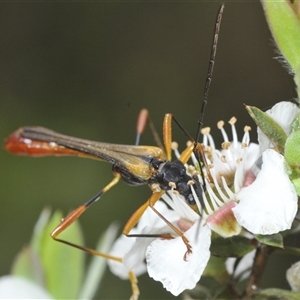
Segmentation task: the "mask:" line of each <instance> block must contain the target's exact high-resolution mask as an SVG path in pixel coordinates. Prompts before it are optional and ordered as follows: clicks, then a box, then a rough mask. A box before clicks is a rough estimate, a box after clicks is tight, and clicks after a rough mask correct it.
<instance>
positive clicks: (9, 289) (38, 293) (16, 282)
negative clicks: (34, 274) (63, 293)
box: [0, 275, 54, 299]
mask: <svg viewBox="0 0 300 300" xmlns="http://www.w3.org/2000/svg"><path fill="white" fill-rule="evenodd" d="M0 299H54V298H53V297H52V296H51V295H50V294H49V293H48V292H47V291H46V290H45V289H44V288H43V287H41V286H40V285H38V284H36V283H35V282H33V281H30V280H28V279H26V278H23V277H18V276H12V275H6V276H3V277H1V278H0Z"/></svg>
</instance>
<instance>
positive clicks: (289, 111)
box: [257, 102, 299, 153]
mask: <svg viewBox="0 0 300 300" xmlns="http://www.w3.org/2000/svg"><path fill="white" fill-rule="evenodd" d="M266 114H268V115H269V116H270V117H272V118H273V119H274V120H275V121H276V122H277V123H278V124H279V125H280V126H281V127H282V129H283V130H284V131H285V133H286V134H287V135H289V134H290V130H291V124H292V122H293V121H294V119H295V117H296V116H297V115H298V114H299V108H298V106H297V105H296V104H293V103H291V102H279V103H277V104H275V105H274V106H273V107H272V108H271V109H269V110H267V111H266ZM257 134H258V141H259V146H260V151H261V153H262V152H263V151H264V150H266V149H268V148H270V147H273V146H272V145H273V144H272V142H271V141H270V139H269V138H268V137H267V136H266V135H265V134H264V133H263V132H262V131H261V129H260V128H257Z"/></svg>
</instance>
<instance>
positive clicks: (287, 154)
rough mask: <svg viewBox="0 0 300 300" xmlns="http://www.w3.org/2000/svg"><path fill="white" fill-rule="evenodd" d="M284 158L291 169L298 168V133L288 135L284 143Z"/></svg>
mask: <svg viewBox="0 0 300 300" xmlns="http://www.w3.org/2000/svg"><path fill="white" fill-rule="evenodd" d="M284 158H285V160H286V161H287V162H288V164H289V165H290V167H291V168H293V167H298V168H299V166H300V131H295V132H293V133H292V134H290V135H289V137H288V138H287V140H286V143H285V149H284Z"/></svg>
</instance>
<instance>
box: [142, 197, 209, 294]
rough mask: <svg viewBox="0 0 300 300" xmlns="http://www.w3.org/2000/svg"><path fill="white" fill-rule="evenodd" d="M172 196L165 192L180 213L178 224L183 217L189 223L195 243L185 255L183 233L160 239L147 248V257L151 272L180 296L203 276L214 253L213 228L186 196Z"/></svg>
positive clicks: (149, 271) (191, 243)
mask: <svg viewBox="0 0 300 300" xmlns="http://www.w3.org/2000/svg"><path fill="white" fill-rule="evenodd" d="M172 198H173V199H172V200H173V201H171V200H170V199H169V198H168V196H167V195H163V199H164V200H165V201H166V202H167V203H168V204H169V205H170V206H171V207H172V208H173V209H174V212H176V213H178V215H179V216H180V219H179V220H178V223H177V224H180V223H179V222H180V221H183V220H184V222H186V223H188V225H187V227H190V228H189V229H188V230H187V231H185V233H184V236H185V237H186V238H187V239H188V241H189V243H190V245H191V246H192V253H191V254H189V255H188V256H187V258H186V260H185V259H184V254H185V253H186V250H187V248H186V245H185V244H184V243H183V241H182V238H181V237H175V238H174V239H169V240H166V239H156V240H154V241H153V242H152V243H151V244H150V245H149V246H148V248H147V252H146V260H147V270H148V274H149V276H150V277H152V278H153V279H155V280H157V281H160V282H161V283H162V284H163V286H164V288H165V289H166V290H167V291H169V292H171V293H172V294H173V295H175V296H177V295H179V294H180V293H181V292H183V291H184V290H186V289H192V288H194V287H195V286H196V284H197V282H198V281H199V280H200V277H201V275H202V273H203V271H204V269H205V267H206V265H207V262H208V260H209V257H210V251H209V247H210V244H211V238H210V237H211V230H210V229H209V228H208V227H207V226H203V222H202V220H201V219H200V217H199V215H197V214H196V213H195V212H194V211H193V210H192V209H191V208H190V207H189V206H188V205H187V204H186V203H185V199H184V198H183V197H182V196H179V195H175V194H174V195H172ZM181 224H182V223H181ZM197 234H198V235H197Z"/></svg>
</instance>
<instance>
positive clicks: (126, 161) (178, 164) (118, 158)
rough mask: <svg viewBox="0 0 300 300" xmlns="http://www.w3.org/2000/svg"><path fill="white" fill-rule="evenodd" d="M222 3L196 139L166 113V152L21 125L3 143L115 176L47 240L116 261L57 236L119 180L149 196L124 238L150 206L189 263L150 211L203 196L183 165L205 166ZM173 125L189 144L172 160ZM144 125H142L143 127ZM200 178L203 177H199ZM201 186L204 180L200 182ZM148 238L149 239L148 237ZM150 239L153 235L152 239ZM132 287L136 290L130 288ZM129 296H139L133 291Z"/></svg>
mask: <svg viewBox="0 0 300 300" xmlns="http://www.w3.org/2000/svg"><path fill="white" fill-rule="evenodd" d="M223 10H224V5H222V6H221V8H220V10H219V13H218V16H217V21H216V25H215V31H214V39H213V45H212V50H211V56H210V61H209V67H208V74H207V79H206V84H205V92H204V95H203V100H202V107H201V110H200V117H199V121H198V128H197V134H196V138H195V139H193V138H192V137H191V136H190V135H189V134H188V133H187V132H186V131H185V130H184V129H183V127H182V126H181V125H180V123H179V122H178V121H177V119H176V118H175V117H174V116H173V115H172V114H166V115H165V118H164V121H163V142H164V150H163V149H161V148H160V147H154V146H141V145H118V144H109V143H102V142H96V141H90V140H85V139H80V138H75V137H70V136H67V135H63V134H60V133H56V132H54V131H52V130H50V129H46V128H43V127H22V128H20V129H18V130H17V131H15V132H13V133H12V134H11V135H10V136H9V137H8V138H7V139H6V141H5V148H6V150H8V151H9V152H11V153H13V154H25V155H30V156H45V155H58V156H61V155H71V156H80V157H87V158H93V159H98V160H102V161H103V160H104V161H107V162H109V163H111V164H112V170H113V175H114V178H113V179H112V180H111V181H110V182H109V183H108V184H107V185H106V186H105V187H104V188H103V189H102V190H101V191H100V192H98V193H97V194H96V195H95V196H94V197H92V198H91V199H89V200H88V201H87V202H85V203H84V204H83V205H80V206H79V207H77V208H76V209H75V210H73V211H72V212H71V213H70V214H69V215H68V216H67V217H66V218H65V219H63V220H62V222H61V223H60V224H59V225H58V226H57V227H56V228H55V229H54V230H53V232H52V233H51V236H52V238H53V239H54V240H56V241H59V242H62V243H65V244H68V245H70V246H73V247H76V248H79V249H81V250H84V251H86V252H88V253H91V254H96V255H100V256H103V257H105V258H108V259H115V260H118V259H119V258H115V257H112V256H110V255H107V254H103V253H99V252H97V251H95V250H92V249H90V248H86V247H83V246H80V245H76V244H73V243H72V242H69V241H65V240H62V239H60V238H58V236H59V234H60V233H61V232H62V231H64V230H65V229H66V228H67V227H69V226H70V225H71V224H72V223H73V222H74V221H75V220H77V219H78V218H79V217H80V215H81V214H82V213H84V212H85V211H86V210H87V208H88V207H90V206H91V205H92V204H93V203H95V202H96V201H98V200H99V199H100V197H101V196H102V195H103V194H104V193H106V192H107V191H108V190H109V189H111V188H112V187H113V186H114V185H116V184H117V183H118V182H119V181H120V179H122V180H124V181H125V182H126V183H127V184H129V185H132V186H138V185H149V187H150V189H151V190H152V195H151V196H150V197H149V199H148V200H147V201H146V202H145V203H144V204H143V205H142V206H140V207H139V208H138V209H137V210H136V212H135V213H134V214H133V215H132V216H131V218H130V219H129V220H128V222H127V223H126V225H125V227H124V229H123V234H125V235H126V236H129V237H130V236H135V237H136V236H143V235H133V234H130V231H131V229H132V228H133V227H134V226H135V225H136V224H137V222H138V221H139V219H140V218H141V216H142V215H143V213H144V212H145V210H146V209H147V208H148V207H150V208H151V209H152V210H153V211H154V212H155V213H156V214H157V215H158V216H159V217H160V218H161V219H162V220H163V221H164V222H166V224H167V225H168V226H169V227H170V228H171V229H172V230H173V231H174V232H175V233H176V234H177V235H178V236H180V237H181V238H182V240H183V242H184V244H185V245H186V252H185V253H184V255H183V259H185V260H186V259H187V257H188V255H189V254H190V253H192V247H191V245H190V243H189V241H188V239H187V238H186V237H185V235H184V233H183V232H182V231H181V230H180V229H178V228H177V227H176V226H174V225H173V224H172V223H170V222H169V221H168V220H167V219H166V218H165V217H164V216H163V215H162V214H161V213H160V212H159V211H157V210H156V208H155V207H154V205H155V203H156V202H157V201H158V200H159V199H160V198H161V196H162V195H163V194H164V193H165V192H166V191H169V190H172V191H173V192H176V193H178V194H180V195H182V196H183V197H184V198H185V199H186V202H187V203H188V204H189V205H191V206H192V205H194V204H195V199H194V194H193V192H192V186H193V189H194V191H195V192H196V195H197V197H198V198H199V201H200V202H201V199H202V193H203V191H204V190H205V186H204V185H202V184H201V183H200V181H199V179H198V176H196V175H195V176H191V175H188V174H187V170H186V167H185V163H186V162H187V161H188V160H189V159H190V157H191V155H192V154H193V153H194V154H195V155H196V157H197V158H198V160H199V162H200V161H202V162H203V163H205V159H204V158H203V157H204V155H203V149H202V146H201V144H200V143H198V141H199V138H200V131H201V128H202V125H203V118H204V111H205V107H206V104H207V97H208V90H209V86H210V83H211V79H212V72H213V67H214V62H215V56H216V49H217V42H218V34H219V29H220V24H221V18H222V13H223ZM172 121H174V122H175V123H177V124H178V125H179V127H180V128H181V129H182V130H183V131H184V132H185V133H186V135H187V136H188V138H189V139H190V140H191V142H192V143H191V144H190V145H189V146H188V147H187V148H186V149H185V150H184V151H183V152H182V154H181V156H180V157H179V159H177V160H175V161H171V142H172ZM141 123H143V121H141ZM142 127H143V126H142ZM202 176H204V175H203V174H202ZM203 182H204V181H203ZM148 236H149V235H147V237H148ZM151 236H153V235H151ZM155 236H157V237H163V238H172V237H171V235H170V236H168V235H163V236H162V235H155ZM133 289H134V288H133ZM133 293H135V294H137V292H136V291H135V290H134V291H133Z"/></svg>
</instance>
